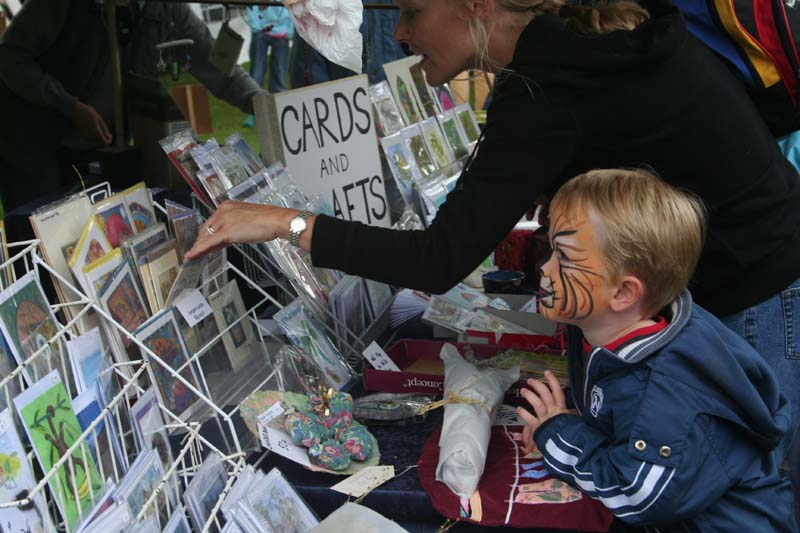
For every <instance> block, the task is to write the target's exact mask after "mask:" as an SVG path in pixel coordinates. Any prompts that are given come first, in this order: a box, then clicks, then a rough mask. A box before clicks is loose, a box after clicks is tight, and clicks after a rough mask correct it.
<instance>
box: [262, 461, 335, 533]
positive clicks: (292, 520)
mask: <svg viewBox="0 0 800 533" xmlns="http://www.w3.org/2000/svg"><path fill="white" fill-rule="evenodd" d="M246 499H247V503H248V504H249V506H250V508H251V509H252V510H253V511H254V512H255V514H256V518H257V519H258V522H259V524H260V525H261V526H262V527H264V528H265V529H266V530H268V531H298V532H299V531H309V530H310V529H312V528H314V527H315V526H317V525H318V524H319V520H317V517H316V516H314V513H313V512H312V511H311V509H309V508H308V505H306V503H305V502H304V501H303V499H302V498H300V495H299V494H297V492H296V491H295V490H294V488H293V487H292V486H291V485H290V484H289V482H288V481H287V480H286V478H285V477H283V474H281V471H280V470H278V469H277V468H273V469H272V470H270V472H269V474H267V475H266V477H265V478H264V479H263V480H261V481H260V482H259V483H254V484H253V485H251V487H250V490H248V492H247V495H246Z"/></svg>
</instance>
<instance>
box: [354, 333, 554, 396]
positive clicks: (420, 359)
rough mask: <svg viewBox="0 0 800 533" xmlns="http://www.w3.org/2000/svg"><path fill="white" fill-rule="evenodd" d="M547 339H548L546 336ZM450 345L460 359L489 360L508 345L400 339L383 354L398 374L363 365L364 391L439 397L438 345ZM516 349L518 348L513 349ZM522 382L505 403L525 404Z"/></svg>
mask: <svg viewBox="0 0 800 533" xmlns="http://www.w3.org/2000/svg"><path fill="white" fill-rule="evenodd" d="M548 338H549V337H548ZM445 344H452V345H453V346H455V347H456V348H457V349H458V351H459V353H461V355H462V356H464V354H466V353H471V354H472V356H473V357H480V358H489V357H493V356H495V355H497V354H498V353H500V352H502V351H503V350H508V349H509V346H498V345H490V344H465V343H461V342H446V341H432V340H418V339H403V340H399V341H397V342H396V343H395V344H393V345H392V346H390V347H389V348H388V349H387V350H386V353H387V355H388V356H389V357H390V358H391V359H392V361H394V362H395V364H396V365H397V366H398V367H400V370H401V371H400V372H394V371H391V370H376V369H374V368H372V367H369V366H368V365H369V363H367V366H366V368H365V369H364V387H365V388H366V389H367V390H368V391H378V392H393V393H409V392H417V393H425V394H435V395H437V396H442V394H443V392H444V363H443V362H442V360H441V359H440V358H439V354H440V353H441V351H442V346H444V345H445ZM516 349H519V348H516ZM536 352H537V353H541V354H547V355H555V356H559V357H562V355H561V352H560V351H558V350H551V349H537V350H536ZM563 377H564V379H563V380H562V384H566V383H565V379H566V360H564V363H563ZM526 386H527V385H526V384H525V381H524V380H520V381H518V382H517V383H515V384H514V385H512V386H511V388H509V390H508V392H506V398H505V402H506V403H509V404H512V405H518V404H521V403H526V402H525V399H524V398H523V397H522V395H521V394H520V391H521V389H522V388H523V387H526Z"/></svg>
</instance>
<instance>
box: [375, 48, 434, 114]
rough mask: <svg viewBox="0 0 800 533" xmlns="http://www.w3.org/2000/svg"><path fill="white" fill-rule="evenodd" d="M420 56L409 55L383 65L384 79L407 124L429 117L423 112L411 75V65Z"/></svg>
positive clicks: (416, 61)
mask: <svg viewBox="0 0 800 533" xmlns="http://www.w3.org/2000/svg"><path fill="white" fill-rule="evenodd" d="M421 59H422V58H421V57H420V56H409V57H405V58H403V59H398V60H397V61H391V62H389V63H385V64H384V65H383V70H384V72H386V80H387V81H388V82H389V86H390V87H391V88H392V94H394V99H395V101H396V102H397V105H398V107H399V108H400V112H401V113H402V115H403V119H404V120H405V123H406V125H407V126H410V125H412V124H416V123H417V122H419V121H420V120H424V119H426V118H429V117H428V116H427V115H426V114H425V113H426V112H425V108H424V106H423V105H422V100H421V99H420V95H419V93H418V92H417V85H416V83H415V82H414V78H413V77H412V76H411V70H410V69H411V67H412V66H413V65H416V64H417V63H419V62H420V61H421Z"/></svg>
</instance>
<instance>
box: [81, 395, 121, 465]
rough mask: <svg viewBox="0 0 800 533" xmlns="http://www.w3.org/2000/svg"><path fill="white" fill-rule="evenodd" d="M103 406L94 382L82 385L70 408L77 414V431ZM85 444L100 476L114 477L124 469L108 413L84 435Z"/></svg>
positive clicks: (91, 421)
mask: <svg viewBox="0 0 800 533" xmlns="http://www.w3.org/2000/svg"><path fill="white" fill-rule="evenodd" d="M104 407H105V405H104V403H103V401H102V398H101V396H100V394H99V388H98V387H97V386H93V387H91V388H89V389H86V390H85V391H83V392H82V393H80V394H79V395H78V396H76V397H75V398H74V399H73V400H72V409H73V410H74V411H75V415H76V416H77V417H78V424H80V427H81V432H83V431H86V430H87V429H89V426H91V425H92V423H93V422H94V421H95V420H97V419H98V418H99V417H100V415H101V414H102V411H103V408H104ZM106 422H109V423H106ZM86 444H87V446H88V448H89V451H90V452H91V454H92V458H93V459H94V461H95V464H96V465H97V466H98V467H99V468H100V479H103V478H109V477H112V478H114V479H117V478H118V477H119V476H120V475H122V474H123V473H124V472H125V455H124V453H123V451H122V448H121V446H120V441H119V437H118V436H117V431H116V429H115V428H114V423H113V418H112V417H111V416H110V415H109V417H108V418H104V419H103V420H101V421H100V422H99V423H98V424H97V425H96V426H95V427H94V430H93V431H92V433H90V434H89V435H88V437H87V438H86Z"/></svg>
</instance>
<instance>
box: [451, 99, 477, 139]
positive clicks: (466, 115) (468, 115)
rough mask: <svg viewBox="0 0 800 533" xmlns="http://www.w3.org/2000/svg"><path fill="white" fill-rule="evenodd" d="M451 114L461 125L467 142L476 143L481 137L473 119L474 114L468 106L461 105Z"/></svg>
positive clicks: (475, 120)
mask: <svg viewBox="0 0 800 533" xmlns="http://www.w3.org/2000/svg"><path fill="white" fill-rule="evenodd" d="M453 113H455V115H456V116H457V117H458V123H459V124H460V125H461V130H462V131H463V132H464V136H465V137H466V139H467V142H468V143H474V142H476V141H477V140H478V138H479V137H480V136H481V129H480V126H478V119H476V118H475V112H474V111H473V110H472V108H471V107H470V106H469V104H461V105H460V106H458V107H456V108H455V110H453Z"/></svg>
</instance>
